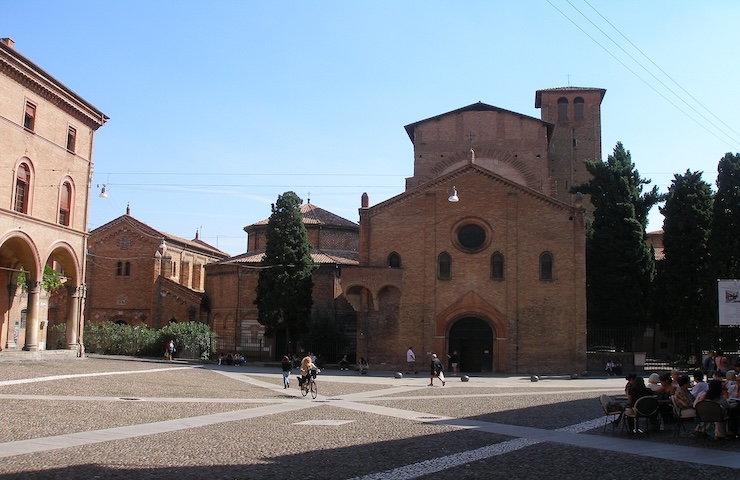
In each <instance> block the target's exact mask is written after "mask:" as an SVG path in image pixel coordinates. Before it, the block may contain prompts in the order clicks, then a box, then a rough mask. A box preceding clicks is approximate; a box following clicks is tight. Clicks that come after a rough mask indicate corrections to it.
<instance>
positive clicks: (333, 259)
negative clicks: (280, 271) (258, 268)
mask: <svg viewBox="0 0 740 480" xmlns="http://www.w3.org/2000/svg"><path fill="white" fill-rule="evenodd" d="M264 256H265V251H264V250H258V251H255V252H247V253H242V254H241V255H237V256H235V257H231V258H227V259H226V260H222V261H220V262H217V263H218V264H222V265H223V264H228V263H239V264H247V263H254V264H259V263H262V259H263V258H264ZM311 260H313V262H314V263H315V264H317V265H334V264H339V265H357V264H358V263H359V262H358V253H357V252H355V251H351V250H311Z"/></svg>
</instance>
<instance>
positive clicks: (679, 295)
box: [657, 170, 713, 329]
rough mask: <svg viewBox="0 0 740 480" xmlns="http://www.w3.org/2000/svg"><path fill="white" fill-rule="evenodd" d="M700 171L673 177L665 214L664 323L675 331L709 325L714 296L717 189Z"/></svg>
mask: <svg viewBox="0 0 740 480" xmlns="http://www.w3.org/2000/svg"><path fill="white" fill-rule="evenodd" d="M701 177H702V173H701V172H691V171H689V170H687V171H686V173H685V174H683V175H678V174H676V175H674V178H673V182H672V183H671V186H670V187H669V188H668V193H667V195H666V202H665V206H663V207H662V208H660V213H662V214H663V217H664V221H663V253H664V259H663V260H661V261H660V262H659V263H660V268H659V274H658V279H657V283H659V284H660V292H661V293H662V295H661V303H662V306H663V308H662V319H661V322H660V323H661V325H662V326H664V327H669V328H675V329H686V328H695V327H697V326H698V327H703V326H706V325H707V319H708V316H709V311H708V309H707V307H708V304H707V301H708V295H709V293H710V287H711V281H710V273H709V268H710V263H709V251H708V241H709V232H710V229H711V225H712V202H713V198H712V187H711V185H709V184H708V183H707V182H705V181H704V180H702V178H701Z"/></svg>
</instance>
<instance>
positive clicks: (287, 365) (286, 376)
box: [280, 355, 293, 388]
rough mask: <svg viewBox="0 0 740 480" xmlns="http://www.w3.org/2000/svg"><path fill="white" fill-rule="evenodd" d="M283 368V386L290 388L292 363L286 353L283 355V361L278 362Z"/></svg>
mask: <svg viewBox="0 0 740 480" xmlns="http://www.w3.org/2000/svg"><path fill="white" fill-rule="evenodd" d="M280 366H281V367H282V369H283V388H290V371H291V370H292V369H293V363H292V362H291V361H290V359H289V358H288V356H287V355H283V361H282V362H280Z"/></svg>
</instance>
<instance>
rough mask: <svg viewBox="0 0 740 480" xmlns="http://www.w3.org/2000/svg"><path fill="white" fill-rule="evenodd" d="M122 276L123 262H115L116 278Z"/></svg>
mask: <svg viewBox="0 0 740 480" xmlns="http://www.w3.org/2000/svg"><path fill="white" fill-rule="evenodd" d="M122 275H123V262H116V277H120V276H122Z"/></svg>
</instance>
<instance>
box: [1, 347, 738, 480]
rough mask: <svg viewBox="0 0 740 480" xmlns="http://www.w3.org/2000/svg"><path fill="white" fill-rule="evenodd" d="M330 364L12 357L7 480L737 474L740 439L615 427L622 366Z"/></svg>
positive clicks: (5, 374)
mask: <svg viewBox="0 0 740 480" xmlns="http://www.w3.org/2000/svg"><path fill="white" fill-rule="evenodd" d="M428 382H429V379H428V377H425V376H424V375H422V374H419V375H410V376H404V378H401V379H397V378H394V375H393V372H385V373H384V372H374V373H371V375H369V376H358V375H356V374H355V373H354V372H347V371H337V370H333V371H332V370H325V371H324V372H322V373H321V374H320V375H319V378H318V386H319V396H318V398H317V399H316V400H312V399H311V398H310V397H308V398H304V397H303V396H301V394H300V392H299V391H298V389H297V381H296V379H295V375H292V379H291V388H290V389H283V387H282V376H281V374H280V372H279V368H277V367H264V366H252V365H250V366H246V367H229V366H216V365H200V364H189V363H186V362H177V361H175V362H164V361H159V360H145V359H133V358H129V357H122V358H118V357H99V356H91V357H88V358H86V359H82V360H79V359H66V360H61V361H57V360H55V361H54V362H48V361H36V360H33V361H25V362H2V361H0V418H1V419H2V420H0V479H11V478H19V479H20V478H22V479H144V480H153V479H178V480H191V479H224V480H226V479H229V480H234V479H240V480H241V479H286V478H301V479H364V480H370V479H385V478H388V479H411V478H422V479H423V478H430V479H431V478H434V479H455V480H459V479H467V478H480V479H498V478H502V479H503V478H505V479H519V478H522V479H524V478H527V479H529V478H532V477H536V476H547V477H548V478H558V479H568V478H579V479H589V478H599V479H610V478H614V479H624V478H658V477H660V478H671V479H672V480H673V479H683V478H686V479H695V478H700V477H704V478H708V477H710V476H712V477H714V476H717V477H719V476H723V477H725V478H736V477H737V475H738V469H740V441H737V440H728V441H725V442H714V441H711V440H696V439H694V438H693V437H690V436H689V435H688V434H687V433H685V432H684V433H682V434H680V435H678V436H676V435H674V430H673V428H674V426H673V425H670V424H669V425H667V429H666V430H665V431H662V432H653V433H647V434H643V435H628V434H626V433H623V432H621V431H620V430H616V431H612V429H611V427H609V426H608V427H607V430H606V432H603V427H604V420H603V417H602V416H601V410H600V407H599V404H598V401H597V398H598V396H599V395H601V394H602V393H607V394H619V393H620V392H621V390H622V388H623V386H624V381H623V380H622V379H615V378H579V379H570V378H556V377H543V378H542V379H541V381H539V382H536V383H535V382H531V381H530V378H529V376H526V377H517V376H471V378H470V381H469V382H461V381H460V379H459V378H457V377H450V378H448V381H447V385H446V386H444V387H441V386H439V383H437V386H435V387H428V386H427V384H428Z"/></svg>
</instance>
